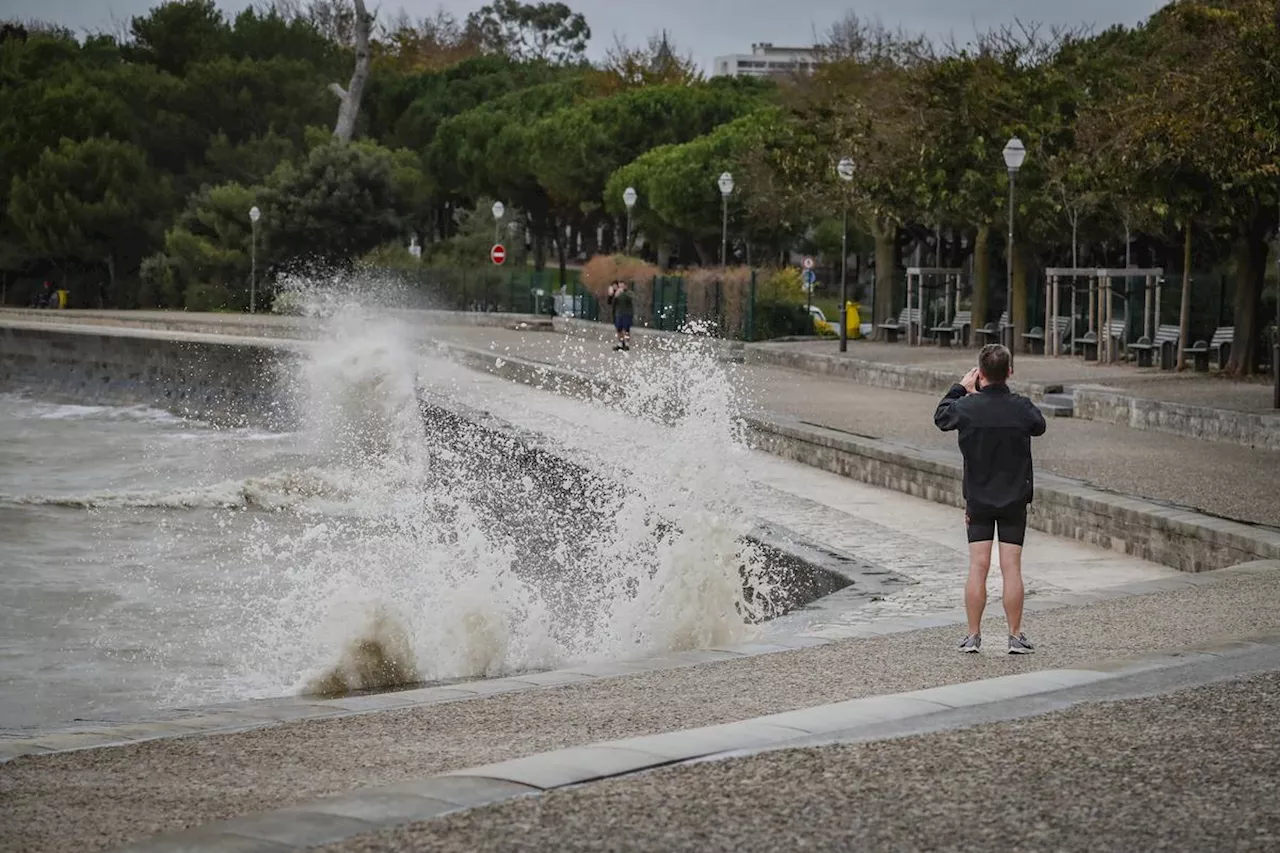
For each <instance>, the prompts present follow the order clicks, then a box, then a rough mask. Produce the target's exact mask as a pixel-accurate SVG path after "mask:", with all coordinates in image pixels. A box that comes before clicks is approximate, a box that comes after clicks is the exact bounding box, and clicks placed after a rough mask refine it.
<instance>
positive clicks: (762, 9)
mask: <svg viewBox="0 0 1280 853" xmlns="http://www.w3.org/2000/svg"><path fill="white" fill-rule="evenodd" d="M367 2H369V5H370V6H371V7H372V6H380V8H381V10H383V12H384V13H393V12H395V11H396V10H397V9H399V8H401V7H403V8H404V9H405V10H406V11H407V12H408V13H409V14H410V15H411V16H414V17H418V16H421V15H426V14H430V13H432V12H434V11H435V10H436V9H439V8H444V9H446V10H448V11H449V12H451V13H453V14H454V15H456V16H457V17H459V18H463V17H465V16H466V14H467V13H468V12H471V11H473V10H475V9H477V8H479V7H480V6H482V5H484V3H485V0H367ZM154 5H156V3H155V2H154V0H0V9H2V10H3V11H2V12H0V15H3V16H4V17H6V18H13V17H17V18H21V19H27V18H39V19H42V20H47V21H53V22H56V23H60V24H63V25H65V26H68V27H71V28H72V29H75V30H84V29H91V30H92V29H105V30H109V31H114V30H115V27H114V26H113V24H112V20H113V17H114V19H115V20H117V21H127V20H128V19H129V18H130V17H131V16H133V15H138V14H141V13H144V12H145V11H146V10H147V9H149V8H151V7H152V6H154ZM247 5H249V0H220V2H219V6H221V7H222V8H223V9H224V10H226V11H228V12H235V11H239V10H240V9H243V8H244V7H245V6H247ZM568 5H569V6H570V7H571V8H572V9H574V10H575V11H578V12H582V13H583V14H584V15H586V18H587V23H588V24H590V26H591V31H592V35H593V38H592V42H591V50H590V52H591V56H592V58H599V57H600V56H602V55H603V54H604V51H605V50H606V49H607V48H608V47H609V46H610V45H612V44H613V40H614V35H615V34H617V35H620V36H623V37H624V38H625V39H626V40H627V41H628V42H629V43H630V44H641V43H643V42H644V40H645V39H646V38H647V37H648V36H649V35H650V34H651V33H653V32H655V31H657V30H659V29H661V28H663V27H665V28H666V29H667V30H669V31H670V32H671V34H672V36H673V37H674V39H675V42H676V44H677V46H678V47H679V48H680V49H681V51H682V52H687V53H692V54H693V56H694V59H696V60H697V61H698V62H699V63H700V64H701V65H702V66H703V67H704V68H710V64H711V60H712V58H713V57H715V56H718V55H721V54H729V53H749V52H750V50H751V45H752V44H753V43H755V42H772V43H774V44H776V45H807V44H812V43H813V42H814V34H815V33H819V34H820V33H822V32H824V31H825V30H826V29H827V28H828V27H829V26H830V25H831V24H832V23H833V22H835V21H837V20H839V19H840V18H842V17H844V15H845V13H846V12H848V11H850V10H852V11H854V12H856V13H857V14H858V15H860V16H862V17H864V18H869V19H873V20H874V19H879V20H881V21H883V22H884V23H885V24H887V25H889V26H890V27H897V26H899V25H901V26H902V27H903V28H905V29H907V30H908V31H911V32H924V33H927V34H928V35H930V36H932V37H934V38H938V39H943V38H946V37H947V36H949V35H954V36H955V37H956V38H957V40H958V41H962V42H963V41H967V40H968V39H969V38H970V37H972V35H973V34H974V32H975V30H976V31H983V30H986V29H989V28H990V27H992V26H995V25H999V24H1002V23H1008V22H1011V21H1013V20H1014V19H1015V18H1016V19H1019V20H1022V21H1038V22H1041V23H1043V24H1068V25H1073V26H1074V25H1078V24H1093V25H1096V26H1098V27H1099V28H1101V27H1105V26H1109V25H1111V24H1117V23H1123V24H1134V23H1137V22H1138V21H1141V20H1143V19H1144V18H1146V17H1147V16H1148V15H1150V14H1151V13H1152V12H1154V11H1155V10H1156V9H1158V8H1159V7H1160V6H1162V5H1163V2H1162V0H1069V2H1063V0H568Z"/></svg>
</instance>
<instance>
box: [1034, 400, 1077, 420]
mask: <svg viewBox="0 0 1280 853" xmlns="http://www.w3.org/2000/svg"><path fill="white" fill-rule="evenodd" d="M1037 405H1039V407H1040V411H1041V412H1042V413H1044V416H1045V417H1046V418H1069V417H1071V416H1072V415H1074V414H1075V407H1074V406H1069V405H1068V406H1063V405H1060V404H1057V403H1039V404H1037Z"/></svg>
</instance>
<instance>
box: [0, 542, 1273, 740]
mask: <svg viewBox="0 0 1280 853" xmlns="http://www.w3.org/2000/svg"><path fill="white" fill-rule="evenodd" d="M1271 572H1280V560H1270V561H1257V562H1253V563H1246V564H1243V565H1240V566H1235V567H1233V568H1229V569H1220V570H1218V571H1215V572H1212V573H1209V574H1203V575H1177V576H1174V577H1168V578H1161V579H1158V580H1151V581H1140V582H1137V583H1132V584H1125V585H1123V586H1116V587H1110V588H1106V589H1102V590H1098V591H1095V592H1088V593H1075V594H1070V595H1064V596H1058V597H1053V598H1032V599H1028V601H1027V603H1026V610H1027V612H1029V613H1036V612H1044V611H1048V610H1058V609H1061V608H1065V607H1078V606H1086V605H1089V604H1095V603H1098V602H1102V601H1109V600H1112V599H1116V598H1122V597H1128V596H1139V595H1151V594H1154V593H1160V592H1171V591H1175V590H1179V589H1184V588H1186V587H1188V586H1205V585H1208V584H1212V583H1217V582H1219V581H1223V580H1229V579H1231V578H1236V577H1245V576H1250V575H1257V574H1267V573H1271ZM965 618H966V616H965V612H964V610H963V609H959V608H957V609H955V610H951V611H947V612H944V613H934V614H929V615H925V616H918V617H913V618H910V619H902V620H897V621H892V622H882V623H878V624H873V625H860V626H848V627H838V628H829V629H824V630H823V631H822V632H821V633H808V632H806V633H797V634H788V635H786V636H779V637H768V638H766V640H765V641H764V642H748V643H744V644H742V645H737V646H726V647H720V648H714V649H703V650H698V651H691V652H675V653H671V654H666V655H660V656H657V657H651V658H645V659H642V660H633V661H619V662H616V663H600V664H589V665H583V666H578V667H568V668H566V669H562V670H554V671H551V672H542V673H532V674H529V675H519V676H512V677H509V678H498V679H491V680H488V681H478V682H469V683H465V684H458V685H452V686H448V687H425V688H419V689H416V690H404V691H398V692H395V693H378V694H372V695H369V696H356V697H350V698H347V699H334V700H320V699H308V698H307V697H296V698H286V699H277V700H265V701H258V702H246V703H242V704H239V705H235V706H229V707H223V708H219V709H210V712H209V713H206V714H202V715H200V716H196V717H186V718H183V717H178V718H175V719H172V720H159V721H154V722H148V721H137V722H130V723H126V724H122V725H119V726H112V725H110V724H105V725H100V726H98V727H95V728H93V729H90V730H87V731H86V730H79V731H61V732H57V731H55V732H47V733H44V734H40V735H36V736H33V737H30V738H25V739H18V738H13V739H0V764H3V763H4V762H6V761H11V760H13V759H15V758H19V757H22V756H27V755H31V756H39V755H51V754H54V753H59V752H73V751H78V750H84V749H103V748H110V747H118V746H129V745H131V744H136V743H142V742H145V741H151V740H165V739H170V738H184V737H200V736H203V735H213V734H233V733H237V732H244V731H251V730H254V729H261V728H267V727H269V726H273V725H278V724H280V723H283V722H297V721H301V720H325V719H337V718H343V717H355V716H360V715H362V714H371V713H377V712H379V711H385V710H393V709H398V708H416V707H422V706H426V705H437V704H444V703H452V702H467V701H471V700H475V699H484V698H486V697H489V696H494V695H498V694H501V693H512V692H518V691H525V690H536V689H548V688H554V687H557V686H560V685H564V684H578V683H582V682H586V681H594V680H598V679H608V678H621V677H625V676H628V675H639V674H643V673H649V672H662V671H668V670H674V669H683V668H686V667H692V666H700V665H702V664H710V663H719V662H721V661H730V660H739V659H742V658H747V657H756V656H759V655H767V654H780V653H784V652H790V651H797V650H800V649H804V648H812V647H816V646H825V645H830V644H832V643H837V642H841V641H844V640H862V639H873V638H876V637H884V636H889V635H894V634H905V633H910V632H912V631H921V630H927V629H930V628H941V627H946V626H947V625H963V624H964V622H965Z"/></svg>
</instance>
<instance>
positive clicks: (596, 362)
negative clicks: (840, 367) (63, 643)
mask: <svg viewBox="0 0 1280 853" xmlns="http://www.w3.org/2000/svg"><path fill="white" fill-rule="evenodd" d="M431 334H432V335H433V336H434V337H435V338H436V339H437V340H441V341H449V342H454V343H459V344H465V345H468V346H473V347H479V348H483V349H489V350H493V351H496V352H499V353H508V354H510V355H512V356H520V357H523V358H528V359H533V360H536V361H543V362H546V363H549V364H556V365H561V366H565V367H572V368H574V369H576V370H580V371H583V372H587V373H591V374H604V375H609V372H610V371H612V370H614V369H618V365H619V364H620V363H621V364H624V365H627V367H626V368H625V370H626V371H635V370H637V369H643V364H644V360H643V357H644V353H645V350H644V346H645V345H644V344H640V343H638V344H637V349H636V350H635V351H633V352H632V353H628V354H625V355H624V354H621V353H614V352H612V351H611V348H610V345H609V344H608V343H607V341H600V340H593V339H589V338H566V337H565V336H563V335H558V334H550V333H547V332H519V331H511V330H507V329H498V328H462V327H445V328H439V329H433V330H432V332H431ZM884 346H887V345H884ZM905 349H907V348H905V347H904V350H905ZM622 359H629V361H621V360H622ZM967 363H968V362H965V363H964V364H967ZM963 366H964V365H963V364H957V365H956V371H957V375H959V374H960V373H962V372H963V371H962V370H961V369H960V368H961V367H963ZM732 374H733V375H734V377H735V378H736V380H737V382H738V387H739V388H740V389H741V392H742V394H743V396H744V397H745V401H744V402H745V404H746V405H747V407H748V409H751V408H754V409H755V410H758V411H772V412H779V413H784V414H788V415H792V416H794V417H797V418H799V419H801V420H803V421H807V422H809V423H813V424H817V425H821V426H826V427H831V428H834V429H839V430H844V431H846V432H851V433H856V434H858V435H863V436H869V437H873V438H889V439H895V440H898V441H904V442H908V443H910V444H914V445H916V446H918V447H926V448H943V449H948V450H954V449H955V436H954V435H949V434H944V433H941V432H939V431H938V430H937V429H936V428H935V427H934V426H933V410H934V408H935V406H936V405H937V400H936V399H934V398H933V397H930V396H926V395H923V394H914V393H910V392H905V391H890V390H886V389H882V388H873V387H869V386H864V385H857V384H854V383H852V382H849V381H848V380H844V379H836V378H829V377H823V376H814V375H811V374H807V373H799V372H796V371H791V370H784V369H780V368H772V367H763V366H758V365H737V366H735V367H734V368H733V370H732ZM1035 454H1036V462H1037V465H1038V466H1039V467H1040V468H1041V469H1042V470H1047V471H1051V472H1053V473H1054V474H1058V475H1060V476H1064V477H1070V478H1074V479H1077V480H1081V481H1084V482H1086V483H1089V484H1090V485H1094V486H1097V487H1099V488H1102V489H1106V490H1110V491H1114V492H1121V493H1125V494H1131V495H1136V496H1138V497H1144V498H1149V499H1154V500H1158V501H1164V502H1168V503H1175V504H1181V505H1183V506H1189V507H1192V508H1194V509H1197V510H1200V511H1202V512H1207V513H1210V514H1213V515H1222V516H1227V517H1229V518H1234V519H1238V520H1241V521H1247V522H1254V523H1261V524H1270V525H1276V526H1280V500H1277V497H1276V496H1277V495H1278V494H1280V453H1276V452H1274V451H1267V450H1254V449H1252V448H1248V447H1241V446H1237V445H1228V444H1218V443H1212V442H1203V441H1196V440H1194V439H1189V438H1182V437H1180V436H1172V435H1167V434H1164V433H1156V432H1148V431H1144V430H1136V429H1131V428H1129V427H1125V426H1117V425H1113V424H1104V423H1098V422H1095V421H1085V420H1080V419H1076V418H1060V419H1055V420H1054V421H1053V422H1052V423H1051V424H1050V431H1049V434H1048V435H1047V436H1046V437H1045V438H1044V439H1041V440H1038V441H1037V442H1036V443H1035Z"/></svg>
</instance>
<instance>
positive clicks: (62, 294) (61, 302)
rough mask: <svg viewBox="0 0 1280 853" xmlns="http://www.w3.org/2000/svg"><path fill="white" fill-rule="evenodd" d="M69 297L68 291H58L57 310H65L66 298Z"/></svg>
mask: <svg viewBox="0 0 1280 853" xmlns="http://www.w3.org/2000/svg"><path fill="white" fill-rule="evenodd" d="M69 295H70V291H68V290H59V291H58V307H59V308H66V307H67V297H68V296H69Z"/></svg>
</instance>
